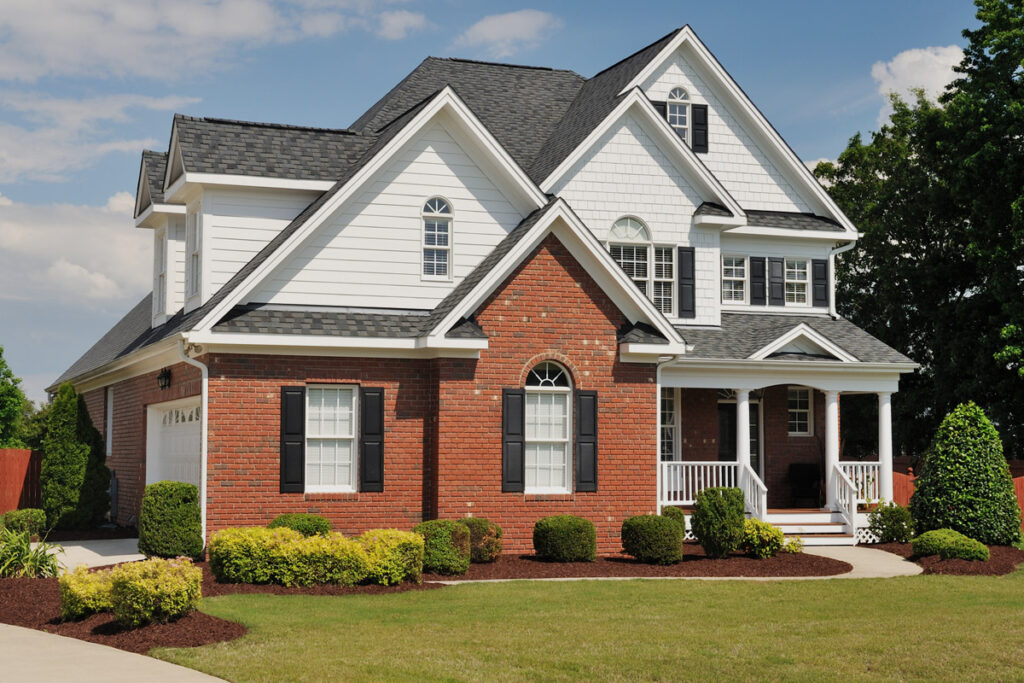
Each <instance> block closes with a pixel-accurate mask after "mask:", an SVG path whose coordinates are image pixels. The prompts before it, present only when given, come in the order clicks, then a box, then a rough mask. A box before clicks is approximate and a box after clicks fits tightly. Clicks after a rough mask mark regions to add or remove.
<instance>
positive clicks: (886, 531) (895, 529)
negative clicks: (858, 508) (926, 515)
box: [868, 502, 914, 543]
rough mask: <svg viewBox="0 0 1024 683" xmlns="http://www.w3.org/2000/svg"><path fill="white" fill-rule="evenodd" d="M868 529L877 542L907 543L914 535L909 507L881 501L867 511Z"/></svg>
mask: <svg viewBox="0 0 1024 683" xmlns="http://www.w3.org/2000/svg"><path fill="white" fill-rule="evenodd" d="M868 530H869V531H871V533H873V534H874V535H875V536H876V537H878V542H879V543H907V542H908V541H909V540H910V539H911V538H913V536H914V519H913V518H912V517H911V516H910V509H909V508H905V507H903V506H902V505H900V504H899V503H885V502H883V503H882V504H881V505H879V506H878V507H876V508H875V509H874V510H872V511H871V512H870V513H868Z"/></svg>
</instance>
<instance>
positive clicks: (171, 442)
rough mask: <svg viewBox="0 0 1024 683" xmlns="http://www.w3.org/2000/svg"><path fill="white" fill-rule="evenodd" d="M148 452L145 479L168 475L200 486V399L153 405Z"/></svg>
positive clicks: (170, 477)
mask: <svg viewBox="0 0 1024 683" xmlns="http://www.w3.org/2000/svg"><path fill="white" fill-rule="evenodd" d="M149 410H150V424H151V425H152V426H153V427H154V429H155V433H154V434H150V438H149V439H147V441H148V449H147V454H146V483H147V484H148V483H152V482H154V481H161V480H164V479H169V480H171V481H184V482H188V483H190V484H195V485H196V486H199V480H200V477H201V471H200V448H201V438H202V436H201V435H202V430H201V419H202V411H201V408H200V404H199V400H198V399H197V400H195V401H190V402H188V403H185V404H180V403H175V404H174V405H170V406H160V405H155V406H150V408H149Z"/></svg>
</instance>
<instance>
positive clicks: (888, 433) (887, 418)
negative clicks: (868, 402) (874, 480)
mask: <svg viewBox="0 0 1024 683" xmlns="http://www.w3.org/2000/svg"><path fill="white" fill-rule="evenodd" d="M878 477H879V479H881V481H880V482H879V488H878V494H879V495H880V496H881V498H882V500H887V501H889V502H892V394H891V393H889V392H887V391H882V392H879V394H878Z"/></svg>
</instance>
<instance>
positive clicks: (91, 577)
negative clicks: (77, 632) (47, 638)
mask: <svg viewBox="0 0 1024 683" xmlns="http://www.w3.org/2000/svg"><path fill="white" fill-rule="evenodd" d="M111 573H112V570H110V569H108V570H106V571H98V572H90V571H89V570H88V569H86V567H85V565H79V566H78V567H76V568H75V571H74V572H72V573H70V574H64V575H63V576H61V577H60V617H61V619H81V618H82V617H87V616H89V615H90V614H96V613H98V612H109V611H111V610H112V609H114V597H113V595H112V594H111V592H110V587H111V578H112V577H111Z"/></svg>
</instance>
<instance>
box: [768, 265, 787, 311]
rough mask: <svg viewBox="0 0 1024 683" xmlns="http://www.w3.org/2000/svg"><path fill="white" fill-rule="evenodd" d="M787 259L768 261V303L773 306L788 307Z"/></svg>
mask: <svg viewBox="0 0 1024 683" xmlns="http://www.w3.org/2000/svg"><path fill="white" fill-rule="evenodd" d="M784 269H785V259H781V258H770V259H768V303H769V304H771V305H772V306H785V305H786V285H785V276H786V275H785V270H784Z"/></svg>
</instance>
